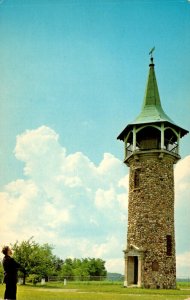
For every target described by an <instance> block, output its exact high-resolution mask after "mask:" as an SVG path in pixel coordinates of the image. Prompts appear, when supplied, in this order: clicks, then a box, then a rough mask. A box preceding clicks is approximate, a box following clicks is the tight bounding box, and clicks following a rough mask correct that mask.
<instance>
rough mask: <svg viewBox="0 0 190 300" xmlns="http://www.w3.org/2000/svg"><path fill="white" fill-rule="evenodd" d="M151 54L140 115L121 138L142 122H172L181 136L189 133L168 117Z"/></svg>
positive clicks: (171, 124) (128, 126) (122, 133)
mask: <svg viewBox="0 0 190 300" xmlns="http://www.w3.org/2000/svg"><path fill="white" fill-rule="evenodd" d="M149 54H151V62H150V64H149V67H150V69H149V74H148V80H147V85H146V91H145V96H144V101H143V105H142V110H141V112H140V114H139V115H138V117H137V118H136V119H135V120H134V121H133V122H131V123H129V124H128V125H127V127H126V128H125V129H124V130H123V131H122V132H121V133H120V135H119V136H118V139H120V140H124V137H125V136H126V135H127V133H128V132H129V131H130V130H131V127H133V126H134V125H140V124H150V123H151V124H152V123H163V122H164V123H168V124H170V126H173V127H174V128H175V129H177V130H179V131H180V132H181V137H182V136H184V135H185V134H187V133H188V130H186V129H183V128H182V127H180V126H178V125H177V124H175V122H174V121H173V120H172V119H170V118H169V117H168V115H167V114H166V113H165V112H164V110H163V108H162V105H161V102H160V96H159V91H158V86H157V81H156V75H155V71H154V63H153V57H152V52H150V53H149Z"/></svg>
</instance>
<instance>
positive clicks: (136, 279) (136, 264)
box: [134, 256, 138, 284]
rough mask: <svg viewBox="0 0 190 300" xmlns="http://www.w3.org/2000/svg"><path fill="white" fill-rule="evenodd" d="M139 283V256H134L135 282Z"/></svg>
mask: <svg viewBox="0 0 190 300" xmlns="http://www.w3.org/2000/svg"><path fill="white" fill-rule="evenodd" d="M137 283H138V256H134V284H137Z"/></svg>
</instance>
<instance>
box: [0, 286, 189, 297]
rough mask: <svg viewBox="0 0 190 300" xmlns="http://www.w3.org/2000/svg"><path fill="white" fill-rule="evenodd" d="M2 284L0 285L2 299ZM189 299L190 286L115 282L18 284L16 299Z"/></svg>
mask: <svg viewBox="0 0 190 300" xmlns="http://www.w3.org/2000/svg"><path fill="white" fill-rule="evenodd" d="M4 288H5V286H4V285H1V286H0V299H3V293H4ZM38 299H39V300H53V299H55V300H59V299H65V300H80V299H81V300H106V299H109V300H120V299H121V300H125V299H126V300H170V299H171V300H186V299H189V300H190V287H189V289H188V287H187V288H186V289H177V290H151V289H138V288H123V287H122V284H117V283H96V282H94V283H81V282H80V283H68V284H67V285H66V286H64V285H63V283H53V284H52V283H51V284H46V285H45V286H41V285H37V286H32V285H26V286H21V285H18V293H17V300H38Z"/></svg>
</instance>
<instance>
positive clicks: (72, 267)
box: [60, 258, 107, 280]
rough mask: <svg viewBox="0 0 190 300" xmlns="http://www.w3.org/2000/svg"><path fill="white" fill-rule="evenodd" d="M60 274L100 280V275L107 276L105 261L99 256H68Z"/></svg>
mask: <svg viewBox="0 0 190 300" xmlns="http://www.w3.org/2000/svg"><path fill="white" fill-rule="evenodd" d="M60 275H61V276H63V277H65V278H68V277H70V278H72V277H75V278H77V280H86V279H87V278H88V279H93V280H99V279H100V277H106V275H107V271H106V269H105V261H103V260H102V259H100V258H98V259H96V258H84V259H76V258H74V259H73V260H72V259H71V258H67V259H66V260H65V261H64V264H63V265H62V268H61V271H60Z"/></svg>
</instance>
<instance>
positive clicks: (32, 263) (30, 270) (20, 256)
mask: <svg viewBox="0 0 190 300" xmlns="http://www.w3.org/2000/svg"><path fill="white" fill-rule="evenodd" d="M12 248H13V250H14V255H13V257H14V258H15V260H16V261H17V262H19V263H20V264H21V266H22V268H23V269H24V272H23V284H25V281H26V277H27V276H29V275H31V274H35V275H38V276H39V277H41V278H42V277H44V278H47V277H48V276H49V275H51V274H53V273H54V271H55V261H56V257H55V256H54V255H53V254H52V250H53V247H52V246H50V245H49V244H44V245H39V244H38V243H36V242H35V241H33V238H30V239H29V240H27V241H23V242H21V243H19V242H18V241H17V242H16V243H15V244H14V245H13V246H12Z"/></svg>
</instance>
